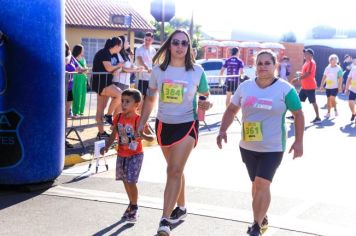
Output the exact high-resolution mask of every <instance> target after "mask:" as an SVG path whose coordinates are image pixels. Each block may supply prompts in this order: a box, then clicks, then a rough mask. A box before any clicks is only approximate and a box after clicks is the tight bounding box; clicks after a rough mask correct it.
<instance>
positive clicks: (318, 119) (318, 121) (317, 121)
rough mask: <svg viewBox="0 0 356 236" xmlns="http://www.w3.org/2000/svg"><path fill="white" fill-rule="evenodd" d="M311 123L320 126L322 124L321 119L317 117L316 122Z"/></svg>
mask: <svg viewBox="0 0 356 236" xmlns="http://www.w3.org/2000/svg"><path fill="white" fill-rule="evenodd" d="M311 123H314V124H320V123H321V119H320V118H319V117H316V118H315V119H314V120H312V121H311Z"/></svg>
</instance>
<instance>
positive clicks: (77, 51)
mask: <svg viewBox="0 0 356 236" xmlns="http://www.w3.org/2000/svg"><path fill="white" fill-rule="evenodd" d="M83 49H84V47H83V45H81V44H77V45H75V46H74V47H73V50H72V55H73V57H74V58H77V57H78V56H79V55H80V54H81V53H82V51H83Z"/></svg>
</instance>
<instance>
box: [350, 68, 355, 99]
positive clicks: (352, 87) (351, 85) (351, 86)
mask: <svg viewBox="0 0 356 236" xmlns="http://www.w3.org/2000/svg"><path fill="white" fill-rule="evenodd" d="M349 77H351V81H350V88H349V90H350V91H352V92H353V93H356V66H354V67H352V69H351V71H350V73H349Z"/></svg>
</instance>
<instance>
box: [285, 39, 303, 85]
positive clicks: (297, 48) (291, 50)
mask: <svg viewBox="0 0 356 236" xmlns="http://www.w3.org/2000/svg"><path fill="white" fill-rule="evenodd" d="M282 44H283V46H284V47H285V48H286V49H285V51H284V55H285V56H287V57H289V59H290V63H291V65H292V71H291V74H290V76H289V79H291V78H294V77H295V73H296V72H297V71H301V70H302V66H303V63H304V53H303V49H304V44H301V43H282Z"/></svg>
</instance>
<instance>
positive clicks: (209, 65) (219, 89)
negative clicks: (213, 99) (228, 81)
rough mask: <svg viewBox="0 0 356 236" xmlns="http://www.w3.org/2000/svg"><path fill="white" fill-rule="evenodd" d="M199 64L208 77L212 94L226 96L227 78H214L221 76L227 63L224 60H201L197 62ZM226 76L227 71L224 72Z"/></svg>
mask: <svg viewBox="0 0 356 236" xmlns="http://www.w3.org/2000/svg"><path fill="white" fill-rule="evenodd" d="M196 63H197V64H200V65H201V66H202V67H203V69H204V71H205V74H206V75H207V79H208V83H209V86H210V93H211V94H225V86H224V82H225V78H217V77H215V78H214V76H219V75H220V70H221V67H222V66H223V64H224V63H225V60H224V59H200V60H197V61H196ZM224 75H226V70H225V71H224Z"/></svg>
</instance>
